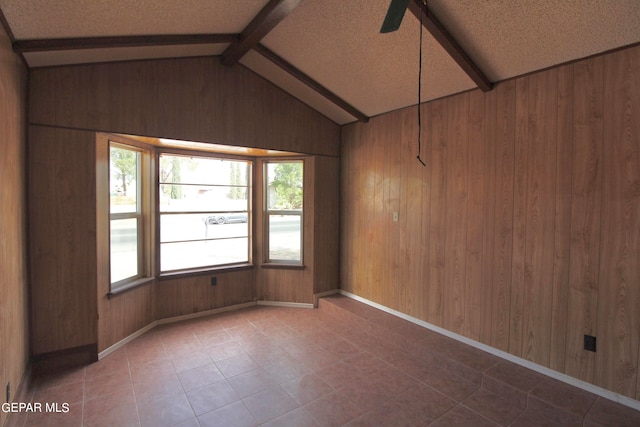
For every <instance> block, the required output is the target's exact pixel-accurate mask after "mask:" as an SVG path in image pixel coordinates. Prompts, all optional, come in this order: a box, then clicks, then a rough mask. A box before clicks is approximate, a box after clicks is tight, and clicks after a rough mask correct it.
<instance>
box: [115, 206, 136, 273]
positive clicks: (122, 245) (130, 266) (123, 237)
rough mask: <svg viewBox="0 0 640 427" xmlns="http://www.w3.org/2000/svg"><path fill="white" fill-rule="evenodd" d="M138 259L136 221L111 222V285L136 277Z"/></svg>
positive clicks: (119, 220)
mask: <svg viewBox="0 0 640 427" xmlns="http://www.w3.org/2000/svg"><path fill="white" fill-rule="evenodd" d="M138 259H139V258H138V220H137V219H136V218H127V219H115V220H111V283H115V282H119V281H120V280H123V279H126V278H129V277H135V276H137V275H138V274H139V271H138Z"/></svg>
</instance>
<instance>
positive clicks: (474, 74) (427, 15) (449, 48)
mask: <svg viewBox="0 0 640 427" xmlns="http://www.w3.org/2000/svg"><path fill="white" fill-rule="evenodd" d="M409 10H411V13H413V15H414V16H415V17H416V18H418V20H421V17H422V25H423V26H424V28H426V29H427V31H429V33H430V34H431V35H432V36H433V37H434V38H435V39H436V41H437V42H438V43H440V46H442V47H443V48H444V50H445V51H446V52H447V53H448V54H449V55H450V56H451V57H452V58H453V60H454V61H456V63H457V64H458V65H459V66H460V67H461V68H462V69H463V70H464V72H465V73H467V75H468V76H469V77H470V78H471V80H473V81H474V82H475V84H477V85H478V87H479V88H480V89H482V90H483V91H484V92H489V91H490V90H491V89H492V88H493V83H491V81H489V79H488V78H487V76H485V75H484V73H483V72H482V71H481V70H480V68H478V66H477V65H476V64H475V63H474V62H473V61H472V60H471V58H469V55H467V53H466V52H465V51H464V50H463V49H462V47H460V45H459V44H458V42H457V41H456V40H455V39H454V38H453V36H452V35H451V34H450V33H449V31H447V29H446V28H445V27H444V26H443V25H442V24H441V23H440V21H438V19H437V18H436V17H435V16H434V15H433V13H432V12H431V11H430V10H429V9H428V8H427V5H425V4H424V3H423V1H422V0H411V2H410V3H409Z"/></svg>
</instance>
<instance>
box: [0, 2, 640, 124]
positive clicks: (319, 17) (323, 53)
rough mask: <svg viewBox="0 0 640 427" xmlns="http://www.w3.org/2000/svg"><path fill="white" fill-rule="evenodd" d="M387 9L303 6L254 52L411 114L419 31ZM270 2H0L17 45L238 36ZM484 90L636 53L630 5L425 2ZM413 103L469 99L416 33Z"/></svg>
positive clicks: (371, 105)
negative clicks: (624, 50)
mask: <svg viewBox="0 0 640 427" xmlns="http://www.w3.org/2000/svg"><path fill="white" fill-rule="evenodd" d="M389 1H390V0H347V1H345V0H303V1H302V2H301V4H300V5H299V6H298V7H297V8H296V9H295V10H294V11H293V13H291V14H290V15H289V16H288V17H286V18H285V19H284V20H283V21H282V22H281V23H280V24H278V25H277V26H276V27H275V28H274V29H273V30H272V31H271V32H270V33H269V34H267V35H266V37H264V38H263V39H262V41H261V43H262V44H263V45H264V46H266V47H267V48H269V49H270V50H271V51H273V52H275V53H276V54H277V55H279V56H280V57H282V58H284V59H285V60H286V61H288V62H289V63H291V64H292V65H293V66H295V67H296V68H298V69H299V70H300V71H302V72H303V73H305V74H307V75H308V76H309V77H311V78H312V79H314V80H315V81H316V82H318V83H320V84H321V85H323V86H324V87H326V88H327V89H329V90H330V91H332V92H333V93H334V94H336V95H338V96H339V97H340V98H342V99H343V100H345V101H346V102H348V103H350V104H351V105H352V106H354V107H355V108H356V109H358V110H360V111H361V112H363V113H364V114H366V115H368V116H374V115H378V114H381V113H384V112H387V111H392V110H395V109H398V108H402V107H406V106H409V105H414V104H416V102H417V92H418V86H417V85H418V55H419V34H420V33H419V31H420V24H419V22H418V20H417V19H416V18H415V17H414V16H413V15H412V14H411V13H410V12H407V14H406V16H405V18H404V21H403V23H402V26H401V28H400V30H399V31H397V32H395V33H389V34H380V33H379V30H380V26H381V24H382V20H383V18H384V15H385V13H386V9H387V7H388V5H389ZM267 3H268V0H181V1H175V0H0V10H1V11H2V13H3V14H4V16H5V19H6V21H7V24H8V26H9V29H10V31H11V32H12V34H13V36H14V38H15V39H16V40H29V39H47V38H80V37H83V38H84V37H99V36H130V35H163V34H239V33H241V32H242V30H243V29H244V28H245V27H246V26H247V25H248V24H249V23H250V22H251V20H252V19H253V18H254V17H255V16H256V15H257V14H258V13H259V12H260V10H261V9H262V8H263V7H264V6H265V5H266V4H267ZM428 7H429V9H430V10H431V11H432V12H433V14H434V15H435V16H436V17H437V18H438V20H439V21H440V22H442V24H443V25H444V26H445V27H446V28H447V29H448V31H449V32H450V33H451V35H452V36H453V37H454V38H455V39H456V40H457V41H458V43H459V44H460V46H461V47H462V48H463V49H464V50H465V52H466V53H467V54H468V56H469V57H470V58H471V59H472V60H473V61H474V62H475V63H476V64H477V65H478V67H479V68H480V69H481V70H482V71H483V72H484V73H485V75H486V76H487V77H488V78H489V80H491V81H492V82H497V81H501V80H505V79H508V78H511V77H515V76H518V75H522V74H526V73H529V72H532V71H536V70H540V69H543V68H547V67H550V66H553V65H556V64H560V63H564V62H568V61H571V60H575V59H580V58H584V57H586V56H590V55H593V54H597V53H601V52H604V51H608V50H611V49H615V48H618V47H622V46H627V45H630V44H634V43H638V42H640V0H600V1H595V0H429V1H428ZM227 46H228V45H227V44H203V45H190V46H153V47H131V48H107V49H86V50H68V51H47V52H26V53H24V57H25V59H26V61H27V63H28V64H29V66H31V67H42V66H51V65H63V64H78V63H90V62H104V61H121V60H132V59H147V58H167V57H182V56H202V55H219V54H221V53H222V52H223V51H224V50H225V49H226V47H227ZM422 47H423V64H422V65H423V85H422V99H423V100H430V99H436V98H440V97H443V96H447V95H451V94H454V93H459V92H462V91H465V90H468V89H472V88H475V87H476V85H475V83H474V82H473V81H472V80H471V79H470V78H469V77H468V76H467V75H466V74H465V72H464V71H463V70H462V69H461V68H460V67H459V66H458V65H457V64H456V63H455V62H454V61H453V60H452V59H451V58H450V57H449V55H448V54H447V53H446V52H445V50H444V49H443V48H442V47H440V45H439V44H438V43H437V42H436V41H435V40H434V39H433V38H432V37H431V36H430V35H429V33H428V32H427V31H426V30H425V31H424V35H423V46H422ZM240 62H241V63H242V64H243V65H244V66H246V67H248V68H250V69H252V70H253V71H255V72H256V73H258V74H260V75H262V76H263V77H265V78H266V79H268V80H270V81H271V82H273V83H274V84H276V85H277V86H280V87H281V88H283V89H284V90H286V91H288V92H289V93H291V94H292V95H294V96H296V97H298V98H299V99H301V100H302V101H304V102H306V103H307V104H309V105H310V106H312V107H313V108H315V109H317V110H318V111H320V112H321V113H323V114H324V115H326V116H327V117H329V118H331V119H332V120H334V121H335V122H336V123H339V124H344V123H349V122H352V121H354V120H356V119H355V118H354V117H353V116H352V115H350V114H349V113H348V112H346V111H344V110H342V109H341V108H340V107H338V106H336V105H335V104H333V103H332V102H331V101H328V100H327V99H325V98H324V97H323V96H321V95H319V94H318V93H317V92H315V91H314V90H312V89H310V88H309V87H308V86H306V85H305V84H303V83H301V82H300V81H298V80H297V79H295V78H294V77H293V76H291V75H290V74H288V73H287V72H285V71H283V70H282V69H281V68H279V67H277V66H276V65H274V64H273V63H271V62H270V61H269V60H267V59H266V58H264V57H263V56H262V55H260V54H258V53H256V52H255V51H250V52H249V53H248V54H247V55H245V56H244V57H243V58H242V59H241V61H240Z"/></svg>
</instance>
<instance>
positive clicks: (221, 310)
mask: <svg viewBox="0 0 640 427" xmlns="http://www.w3.org/2000/svg"><path fill="white" fill-rule="evenodd" d="M255 305H256V302H255V301H250V302H244V303H242V304H236V305H230V306H227V307H220V308H214V309H211V310H206V311H198V312H197V313H190V314H184V315H182V316H174V317H167V318H165V319H160V320H156V323H157V324H158V325H165V324H167V323H175V322H182V321H183V320H189V319H197V318H198V317H205V316H211V315H212V314H218V313H224V312H225V311H231V310H239V309H241V308H247V307H253V306H255Z"/></svg>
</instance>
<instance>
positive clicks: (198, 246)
mask: <svg viewBox="0 0 640 427" xmlns="http://www.w3.org/2000/svg"><path fill="white" fill-rule="evenodd" d="M248 248H249V239H248V238H246V237H241V238H237V239H223V240H206V241H200V242H182V243H163V244H161V245H160V263H161V265H162V270H163V271H173V270H182V269H188V268H197V267H206V266H213V265H222V264H234V263H240V262H248V261H249V249H248Z"/></svg>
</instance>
